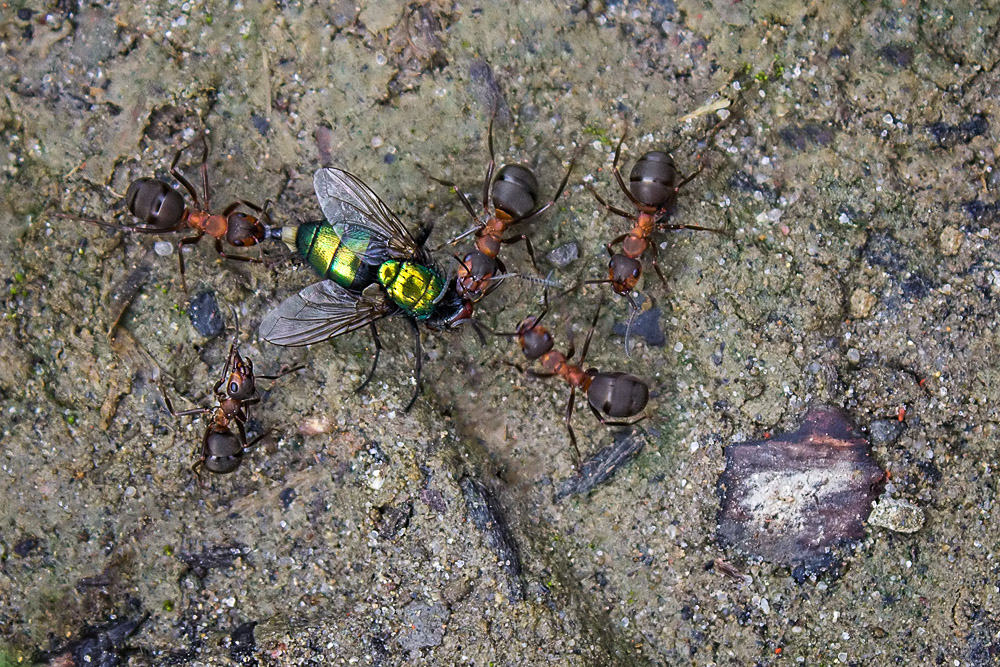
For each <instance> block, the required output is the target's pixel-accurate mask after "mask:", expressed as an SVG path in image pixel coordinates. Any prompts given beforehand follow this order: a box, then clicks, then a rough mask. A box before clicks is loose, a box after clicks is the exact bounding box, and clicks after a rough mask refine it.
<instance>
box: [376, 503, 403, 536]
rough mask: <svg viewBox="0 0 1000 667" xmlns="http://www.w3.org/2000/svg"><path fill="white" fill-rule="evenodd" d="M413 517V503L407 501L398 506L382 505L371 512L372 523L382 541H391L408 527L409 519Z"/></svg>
mask: <svg viewBox="0 0 1000 667" xmlns="http://www.w3.org/2000/svg"><path fill="white" fill-rule="evenodd" d="M412 516H413V503H412V502H410V501H407V502H405V503H400V504H399V505H383V506H382V507H376V508H374V509H373V510H372V512H371V518H372V522H373V523H374V524H375V528H376V530H378V534H379V535H380V536H381V537H383V538H384V539H387V540H391V539H393V538H394V537H396V536H397V535H399V534H400V533H401V532H402V531H403V530H405V529H406V527H407V526H409V525H410V517H412Z"/></svg>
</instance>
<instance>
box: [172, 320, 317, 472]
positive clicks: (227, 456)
mask: <svg viewBox="0 0 1000 667" xmlns="http://www.w3.org/2000/svg"><path fill="white" fill-rule="evenodd" d="M233 315H234V316H235V315H236V312H235V310H234V311H233ZM238 338H239V322H237V324H236V333H235V334H234V336H233V343H232V345H231V346H230V347H229V356H228V357H227V359H226V365H225V367H224V368H223V369H222V376H221V377H220V378H219V381H218V382H216V383H215V387H214V388H213V392H214V393H215V398H216V402H217V403H218V405H216V406H215V407H214V408H194V409H192V410H182V411H180V412H175V411H174V407H173V404H172V403H171V402H170V397H169V396H168V395H167V392H166V391H165V390H164V388H163V386H162V385H161V386H160V392H161V393H162V394H163V402H164V403H165V404H166V406H167V411H168V412H169V413H170V414H171V415H173V416H174V417H185V416H187V415H205V414H211V415H212V421H211V422H210V423H209V424H208V428H206V429H205V436H204V437H203V438H202V442H201V457H200V458H199V459H198V461H197V462H196V463H195V464H194V465H193V466H192V470H194V471H195V472H196V473H197V472H198V471H199V470H200V469H201V468H205V469H206V470H208V471H209V472H211V473H217V474H225V473H230V472H233V471H234V470H236V469H237V468H239V466H240V462H241V461H242V460H243V455H244V454H245V453H247V452H248V451H249V450H250V449H251V448H252V447H253V446H254V445H256V444H257V443H258V442H260V440H261V439H262V438H263V437H264V436H266V435H267V434H268V433H270V429H269V430H267V431H265V432H264V433H261V434H260V435H258V436H257V437H256V438H254V439H253V440H251V441H249V442H247V434H246V424H247V422H248V421H249V420H250V407H251V406H253V405H256V404H257V403H260V400H261V399H260V394H259V393H258V392H257V383H256V381H257V380H277V379H278V378H280V377H282V376H285V375H288V374H289V373H294V372H295V371H297V370H299V369H301V368H303V366H295V367H293V368H290V369H288V370H285V371H282V372H281V373H279V374H277V375H254V372H253V361H251V360H250V359H244V358H243V355H241V354H240V350H239V347H238V345H237V344H238ZM234 427H235V429H236V430H235V432H234V431H233V428H234Z"/></svg>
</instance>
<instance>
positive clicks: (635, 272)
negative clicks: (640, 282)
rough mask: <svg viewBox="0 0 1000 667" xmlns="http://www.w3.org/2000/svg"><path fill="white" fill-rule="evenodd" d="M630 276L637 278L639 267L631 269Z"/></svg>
mask: <svg viewBox="0 0 1000 667" xmlns="http://www.w3.org/2000/svg"><path fill="white" fill-rule="evenodd" d="M632 277H633V278H638V277H639V269H638V268H635V269H632Z"/></svg>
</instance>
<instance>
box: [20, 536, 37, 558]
mask: <svg viewBox="0 0 1000 667" xmlns="http://www.w3.org/2000/svg"><path fill="white" fill-rule="evenodd" d="M39 544H40V542H39V541H38V538H37V537H34V536H31V537H26V538H24V539H23V540H21V541H20V542H18V543H17V544H15V545H14V555H16V556H20V557H21V558H24V557H25V556H27V555H28V554H30V553H31V552H32V551H34V550H35V549H37V548H38V545H39Z"/></svg>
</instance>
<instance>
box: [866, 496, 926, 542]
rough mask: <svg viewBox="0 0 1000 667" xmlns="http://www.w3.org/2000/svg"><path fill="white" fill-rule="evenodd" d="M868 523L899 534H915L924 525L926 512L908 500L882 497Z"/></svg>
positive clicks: (869, 516)
mask: <svg viewBox="0 0 1000 667" xmlns="http://www.w3.org/2000/svg"><path fill="white" fill-rule="evenodd" d="M868 523H869V524H871V525H873V526H878V527H879V528H887V529H889V530H892V531H895V532H897V533H915V532H917V531H918V530H920V529H921V528H922V527H923V525H924V511H923V510H922V509H920V508H919V507H917V506H916V505H914V504H913V503H911V502H909V501H907V500H899V499H897V498H890V497H888V496H882V497H881V498H879V499H878V502H876V503H875V507H874V508H873V509H872V513H871V514H869V515H868Z"/></svg>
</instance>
